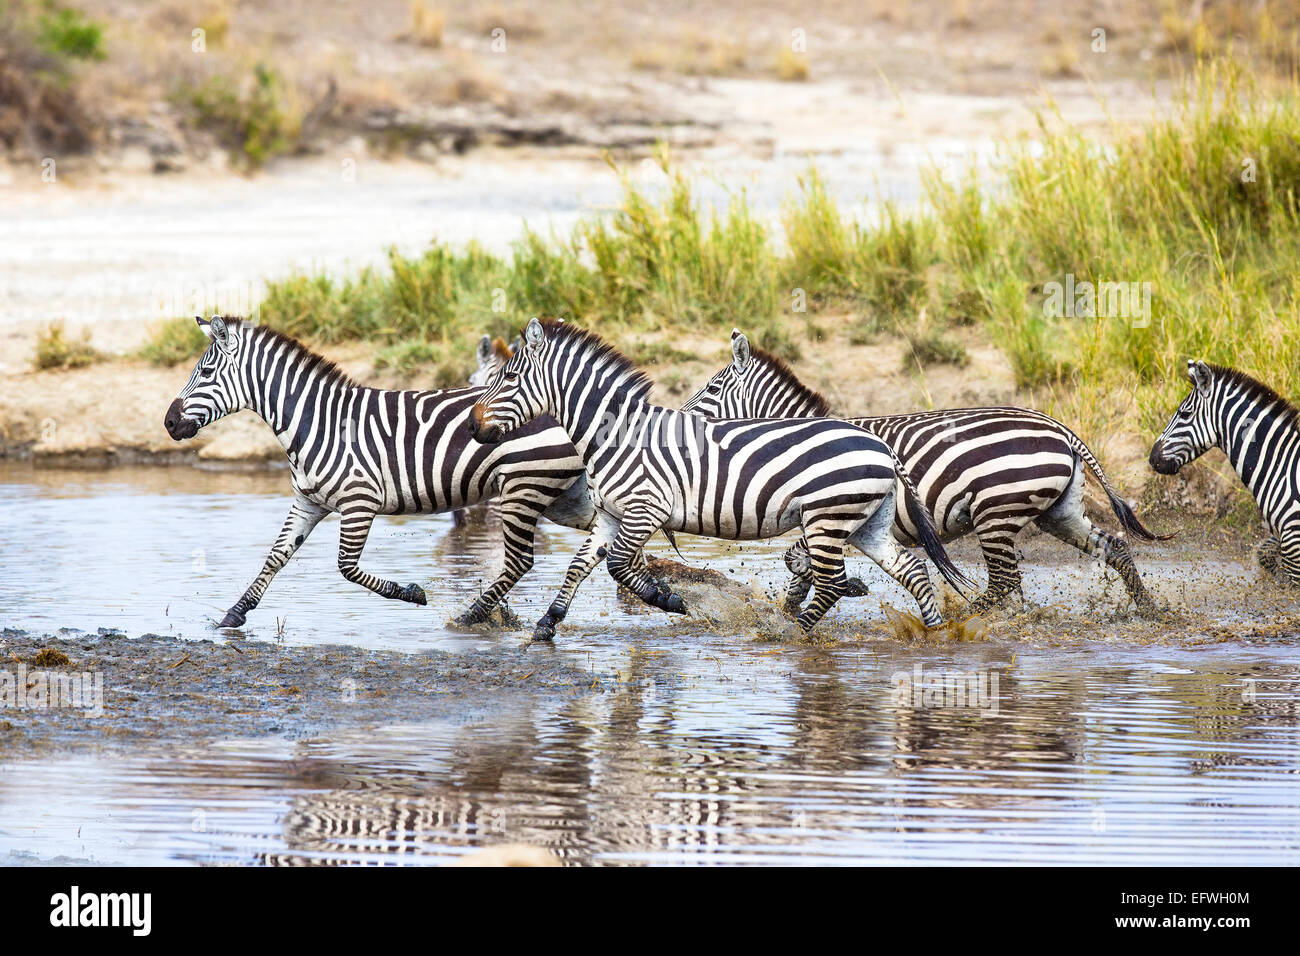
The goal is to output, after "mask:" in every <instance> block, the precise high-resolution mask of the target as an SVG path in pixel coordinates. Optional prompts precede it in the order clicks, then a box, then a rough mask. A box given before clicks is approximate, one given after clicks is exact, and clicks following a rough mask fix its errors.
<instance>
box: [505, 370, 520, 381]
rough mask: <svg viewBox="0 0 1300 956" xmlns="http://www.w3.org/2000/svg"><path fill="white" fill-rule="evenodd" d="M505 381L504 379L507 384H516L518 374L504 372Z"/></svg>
mask: <svg viewBox="0 0 1300 956" xmlns="http://www.w3.org/2000/svg"><path fill="white" fill-rule="evenodd" d="M505 379H506V381H507V382H517V381H519V373H518V372H506V374H505Z"/></svg>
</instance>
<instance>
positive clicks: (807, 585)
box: [781, 537, 870, 615]
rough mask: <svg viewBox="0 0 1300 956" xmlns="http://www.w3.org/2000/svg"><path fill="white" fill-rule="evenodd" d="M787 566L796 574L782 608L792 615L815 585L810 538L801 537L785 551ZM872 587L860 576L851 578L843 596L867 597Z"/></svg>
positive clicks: (787, 590)
mask: <svg viewBox="0 0 1300 956" xmlns="http://www.w3.org/2000/svg"><path fill="white" fill-rule="evenodd" d="M785 566H786V567H787V568H789V569H790V572H791V574H793V575H794V576H793V577H792V578H790V583H789V584H788V585H786V589H785V598H784V600H783V601H782V602H781V607H782V609H783V610H784V611H785V612H786V613H787V614H791V615H797V614H798V613H799V608H800V606H801V605H802V604H803V602H804V599H805V598H806V597H808V592H809V591H810V590H812V586H813V572H812V560H811V558H810V557H809V555H808V540H807V538H805V537H800V538H799V540H798V541H797V542H795V543H794V544H792V545H791V546H790V548H789V549H788V550H787V551H786V552H785ZM868 593H870V589H869V588H868V587H867V586H866V585H865V584H864V583H863V582H862V581H861V579H859V578H849V579H848V583H847V585H846V587H845V589H844V593H843V594H842V595H841V597H865V596H866V595H867V594H868Z"/></svg>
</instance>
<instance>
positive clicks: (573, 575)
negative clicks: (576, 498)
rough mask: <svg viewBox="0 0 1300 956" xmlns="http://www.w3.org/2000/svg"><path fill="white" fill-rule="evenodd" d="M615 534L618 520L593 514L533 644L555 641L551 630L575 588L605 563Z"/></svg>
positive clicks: (574, 593)
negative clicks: (535, 642) (589, 527)
mask: <svg viewBox="0 0 1300 956" xmlns="http://www.w3.org/2000/svg"><path fill="white" fill-rule="evenodd" d="M617 533H618V519H617V518H615V517H614V516H613V515H611V514H609V513H608V512H604V511H597V512H596V523H595V524H594V525H593V526H592V529H591V532H590V533H589V534H588V535H587V540H586V541H584V542H582V547H580V548H578V553H577V554H575V555H574V556H573V560H571V561H570V562H569V570H567V571H566V572H565V573H564V584H562V585H561V586H560V592H559V594H557V595H556V596H555V599H554V600H553V601H551V606H550V607H549V608H547V609H546V613H545V614H543V615H542V616H541V618H540V619H539V620H538V622H537V624H536V626H534V628H533V640H534V641H550V640H553V639H554V638H555V626H556V625H557V624H559V623H560V622H561V621H563V620H564V618H565V615H567V614H568V613H569V605H570V604H572V603H573V598H574V595H576V594H577V593H578V586H579V585H580V584H582V582H583V581H585V580H587V576H588V575H589V574H591V572H592V571H593V570H595V568H596V565H598V564H600V562H601V561H603V560H604V559H605V553H606V551H607V550H608V548H609V544H610V542H611V541H613V540H614V535H615V534H617Z"/></svg>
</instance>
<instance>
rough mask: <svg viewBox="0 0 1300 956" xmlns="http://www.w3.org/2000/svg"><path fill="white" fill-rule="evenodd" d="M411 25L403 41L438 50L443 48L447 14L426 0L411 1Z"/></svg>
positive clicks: (402, 36)
mask: <svg viewBox="0 0 1300 956" xmlns="http://www.w3.org/2000/svg"><path fill="white" fill-rule="evenodd" d="M410 9H411V15H410V24H409V26H408V27H407V28H406V32H405V33H403V34H402V35H401V39H403V40H409V41H410V42H412V43H415V44H418V45H419V46H423V47H428V48H429V49H431V50H436V49H438V48H439V47H441V46H442V40H443V33H444V31H445V30H446V28H447V14H446V13H444V12H443V11H442V10H440V9H439V8H438V7H436V6H434V5H433V4H431V3H428V2H426V0H411V8H410Z"/></svg>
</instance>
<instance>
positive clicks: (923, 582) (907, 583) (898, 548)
mask: <svg viewBox="0 0 1300 956" xmlns="http://www.w3.org/2000/svg"><path fill="white" fill-rule="evenodd" d="M895 508H896V503H895V499H894V496H893V494H892V493H891V494H890V495H889V496H888V497H887V498H886V499H885V500H884V501H882V502H881V503H880V507H878V508H877V509H876V511H875V513H874V514H873V515H872V516H871V517H870V518H868V519H867V521H866V523H865V524H863V525H862V527H860V528H859V529H858V530H857V531H855V532H854V533H853V534H852V535H851V536H850V537H849V543H850V544H851V545H853V546H854V547H855V548H857V549H858V550H859V551H861V552H862V553H863V554H865V555H866V556H867V557H869V558H870V559H871V560H872V561H874V562H876V564H878V565H879V566H880V570H882V571H884V572H885V573H886V574H888V575H889V576H890V577H891V578H893V579H894V580H895V581H897V582H898V583H899V584H901V585H902V586H903V587H904V588H906V589H907V591H908V593H910V594H911V595H912V597H914V598H916V603H917V604H918V605H919V606H920V608H921V620H922V622H924V624H925V626H926V627H938V626H939V625H940V624H942V623H943V615H942V614H940V613H939V602H938V601H937V600H936V599H935V595H934V585H932V584H931V583H930V575H929V572H927V571H926V569H925V562H924V561H921V560H920V559H919V558H917V557H916V555H914V554H912V552H910V551H908V550H907V549H906V548H904V547H903V546H902V545H900V544H899V543H898V539H897V538H895V537H894V513H895Z"/></svg>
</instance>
